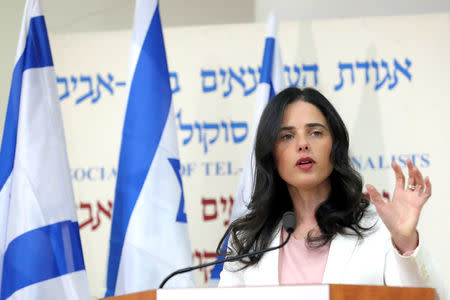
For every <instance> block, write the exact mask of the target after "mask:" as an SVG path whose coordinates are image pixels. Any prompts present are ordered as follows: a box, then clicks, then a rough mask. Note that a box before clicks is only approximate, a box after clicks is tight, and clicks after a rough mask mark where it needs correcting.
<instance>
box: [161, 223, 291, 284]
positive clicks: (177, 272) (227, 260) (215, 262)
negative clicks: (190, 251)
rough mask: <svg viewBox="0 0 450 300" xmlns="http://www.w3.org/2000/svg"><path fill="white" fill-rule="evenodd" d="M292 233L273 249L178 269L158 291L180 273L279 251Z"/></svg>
mask: <svg viewBox="0 0 450 300" xmlns="http://www.w3.org/2000/svg"><path fill="white" fill-rule="evenodd" d="M292 232H293V229H292V230H288V236H287V238H286V240H285V241H284V242H283V243H281V244H280V245H278V246H275V247H271V248H266V249H263V250H259V251H254V252H250V253H246V254H241V255H238V256H232V257H228V258H224V259H221V260H216V261H213V262H210V263H206V264H202V265H198V266H193V267H187V268H184V269H180V270H177V271H174V272H172V273H171V274H169V276H167V277H166V278H165V279H164V280H163V282H161V284H160V285H159V289H162V288H163V287H164V285H165V284H166V282H167V281H168V280H169V279H170V278H172V277H173V276H175V275H177V274H182V273H186V272H189V271H193V270H196V269H201V268H205V267H209V266H212V265H217V264H220V263H224V262H229V261H235V260H239V259H241V258H244V257H248V256H252V255H257V254H261V253H264V252H268V251H272V250H276V249H279V248H281V247H283V246H284V245H286V244H287V242H288V241H289V238H290V237H291V234H292Z"/></svg>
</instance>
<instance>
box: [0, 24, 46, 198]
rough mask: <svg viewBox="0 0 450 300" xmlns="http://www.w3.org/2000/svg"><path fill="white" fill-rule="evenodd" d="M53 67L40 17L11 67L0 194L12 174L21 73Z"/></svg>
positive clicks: (32, 25) (1, 155) (0, 173)
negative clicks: (14, 64) (31, 69)
mask: <svg viewBox="0 0 450 300" xmlns="http://www.w3.org/2000/svg"><path fill="white" fill-rule="evenodd" d="M47 66H53V60H52V55H51V52H50V44H49V42H48V36H47V28H46V26H45V20H44V17H43V16H40V17H34V18H31V20H30V29H29V32H28V36H27V41H26V44H25V49H24V53H23V54H22V55H21V56H20V58H19V60H18V61H17V64H16V66H15V67H14V71H13V76H12V81H11V91H10V93H9V100H8V109H7V112H6V119H5V127H4V131H3V139H2V147H1V152H0V166H1V168H0V190H1V189H2V188H3V186H4V185H5V183H6V180H7V179H8V177H9V174H11V171H12V169H13V164H14V156H15V152H16V140H17V124H18V120H19V107H20V95H21V91H22V76H23V72H24V71H25V70H27V69H30V68H41V67H47Z"/></svg>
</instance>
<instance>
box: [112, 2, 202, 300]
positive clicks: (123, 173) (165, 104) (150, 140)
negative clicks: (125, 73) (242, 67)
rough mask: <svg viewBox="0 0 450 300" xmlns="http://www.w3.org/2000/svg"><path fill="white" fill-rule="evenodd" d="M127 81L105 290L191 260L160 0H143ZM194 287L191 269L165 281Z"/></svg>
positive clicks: (150, 282)
mask: <svg viewBox="0 0 450 300" xmlns="http://www.w3.org/2000/svg"><path fill="white" fill-rule="evenodd" d="M128 82H129V83H130V84H128V86H129V93H128V105H127V111H126V115H125V122H124V127H123V135H122V145H121V150H120V159H119V169H118V176H117V184H116V195H115V201H114V210H113V219H112V227H111V239H110V252H109V261H108V274H107V292H106V296H112V295H121V294H127V293H132V292H137V291H142V290H148V289H156V288H157V287H158V286H159V284H160V283H161V281H162V280H163V279H164V278H165V277H166V276H167V275H169V274H170V273H171V272H172V271H174V270H176V269H178V268H181V267H186V266H190V265H191V264H192V254H191V247H190V241H189V234H188V228H187V218H186V213H185V211H184V197H183V188H182V183H181V177H180V172H179V169H180V161H179V155H178V144H177V136H176V127H175V118H174V113H173V107H172V106H173V105H172V101H171V98H172V94H171V89H170V81H169V72H168V68H167V61H166V53H165V49H164V40H163V35H162V29H161V20H160V16H159V9H158V2H157V1H156V0H154V1H149V0H138V1H136V10H135V19H134V26H133V37H132V46H131V57H130V72H129V78H128ZM193 286H195V282H194V278H193V275H192V273H188V274H184V275H179V276H176V277H174V278H172V279H171V280H169V281H168V282H167V285H166V287H193Z"/></svg>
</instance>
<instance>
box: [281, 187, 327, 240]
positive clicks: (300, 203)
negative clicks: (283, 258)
mask: <svg viewBox="0 0 450 300" xmlns="http://www.w3.org/2000/svg"><path fill="white" fill-rule="evenodd" d="M288 191H289V195H290V196H291V199H292V204H293V206H294V212H295V216H296V217H297V226H296V229H295V232H294V237H295V238H297V239H302V238H304V237H305V236H306V235H307V233H308V232H309V231H310V230H314V229H318V228H317V220H316V217H315V213H316V211H317V208H318V207H319V206H320V204H321V203H323V202H324V201H326V200H327V198H328V196H329V195H330V192H331V184H330V182H329V180H327V181H326V182H324V183H323V184H321V185H320V186H318V187H316V188H313V189H304V188H298V187H294V186H288Z"/></svg>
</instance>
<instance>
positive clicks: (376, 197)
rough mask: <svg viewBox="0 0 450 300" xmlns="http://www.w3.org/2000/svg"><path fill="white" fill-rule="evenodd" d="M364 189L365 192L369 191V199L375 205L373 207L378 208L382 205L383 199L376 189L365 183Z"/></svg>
mask: <svg viewBox="0 0 450 300" xmlns="http://www.w3.org/2000/svg"><path fill="white" fill-rule="evenodd" d="M366 189H367V192H368V193H369V196H370V200H371V201H372V202H373V204H374V205H375V207H376V208H377V210H378V208H379V207H381V206H382V205H384V201H383V199H382V198H381V195H380V193H379V192H378V191H377V189H376V188H375V187H374V186H373V185H371V184H366Z"/></svg>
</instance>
